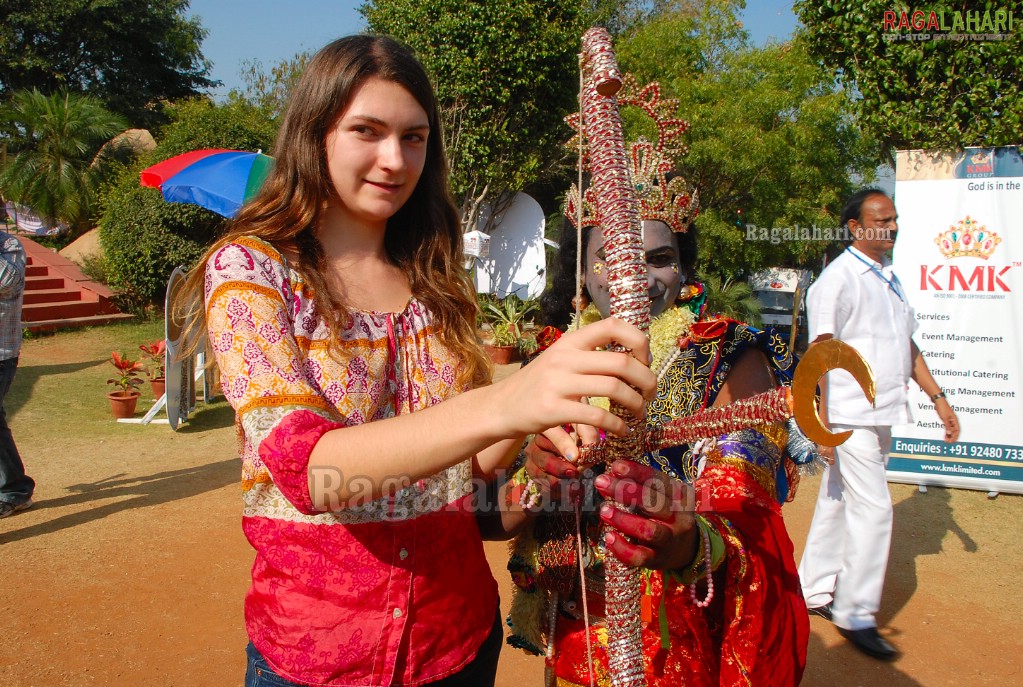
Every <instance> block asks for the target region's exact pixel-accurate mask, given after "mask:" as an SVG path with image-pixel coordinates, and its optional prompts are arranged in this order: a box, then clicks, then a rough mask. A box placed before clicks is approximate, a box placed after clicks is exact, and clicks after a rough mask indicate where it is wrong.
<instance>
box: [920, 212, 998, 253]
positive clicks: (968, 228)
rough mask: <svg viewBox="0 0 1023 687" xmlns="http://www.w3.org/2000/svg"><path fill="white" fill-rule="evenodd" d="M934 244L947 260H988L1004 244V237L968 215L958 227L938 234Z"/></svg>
mask: <svg viewBox="0 0 1023 687" xmlns="http://www.w3.org/2000/svg"><path fill="white" fill-rule="evenodd" d="M934 242H935V243H936V244H938V250H940V251H941V254H942V255H944V256H945V258H946V259H950V258H967V257H969V258H984V259H985V260H987V259H988V258H990V257H991V255H992V253H994V252H995V248H996V247H997V246H998V244H999V243H1001V242H1002V237H1000V236H999V235H998V234H996V233H995V232H993V231H988V230H987V227H985V226H983V225H981V224H980V223H979V222H977V221H976V220H973V219H970V216H969V215H967V216H966V219H961V220H959V224H958V225H956V224H953V225H951V226H949V228H948V231H945V232H942V233H940V234H938V237H937V238H936V239H934Z"/></svg>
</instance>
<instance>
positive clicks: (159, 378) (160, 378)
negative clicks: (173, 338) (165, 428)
mask: <svg viewBox="0 0 1023 687" xmlns="http://www.w3.org/2000/svg"><path fill="white" fill-rule="evenodd" d="M139 350H140V351H142V364H143V366H144V368H145V372H146V377H148V378H149V386H150V387H151V388H152V389H153V398H155V399H157V400H159V399H160V398H162V397H163V394H164V391H165V389H166V383H167V368H166V351H167V340H166V339H160V340H159V341H152V342H150V343H144V344H142V345H141V346H139Z"/></svg>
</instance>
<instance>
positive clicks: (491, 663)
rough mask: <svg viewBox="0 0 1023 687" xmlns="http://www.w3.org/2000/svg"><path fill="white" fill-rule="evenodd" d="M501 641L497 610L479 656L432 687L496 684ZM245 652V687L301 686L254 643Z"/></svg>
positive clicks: (474, 686)
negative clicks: (278, 669)
mask: <svg viewBox="0 0 1023 687" xmlns="http://www.w3.org/2000/svg"><path fill="white" fill-rule="evenodd" d="M502 644H504V628H503V627H502V625H501V612H500V611H498V613H497V620H496V622H495V623H494V627H493V629H492V630H491V631H490V634H489V635H488V636H487V638H486V639H485V640H483V645H482V646H481V647H480V650H479V651H478V652H476V658H474V659H472V661H470V662H469V664H468V665H467V666H465V667H464V668H462V669H461V670H460V671H458V672H457V673H455V674H454V675H449V676H448V677H446V678H442V679H440V680H438V681H437V682H431V683H430V685H431V687H493V685H494V680H495V679H496V678H497V659H498V657H499V656H500V654H501V645H502ZM245 655H246V656H247V657H248V662H247V664H246V668H245V687H302V686H301V685H300V684H298V683H297V682H290V681H288V680H285V679H284V678H283V677H281V676H280V675H278V674H277V673H275V672H274V671H273V669H272V668H270V666H269V665H268V664H267V662H266V659H265V658H263V656H262V655H261V654H260V653H259V651H257V650H256V647H254V646H252V642H249V645H248V646H247V647H245Z"/></svg>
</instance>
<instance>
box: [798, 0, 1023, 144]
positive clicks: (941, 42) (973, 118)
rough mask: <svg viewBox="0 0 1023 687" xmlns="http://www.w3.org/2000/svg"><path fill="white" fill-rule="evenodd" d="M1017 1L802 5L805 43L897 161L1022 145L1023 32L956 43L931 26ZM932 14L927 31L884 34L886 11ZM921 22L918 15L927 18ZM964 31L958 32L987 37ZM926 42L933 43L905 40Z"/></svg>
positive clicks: (855, 0) (804, 0) (867, 0)
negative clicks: (932, 152)
mask: <svg viewBox="0 0 1023 687" xmlns="http://www.w3.org/2000/svg"><path fill="white" fill-rule="evenodd" d="M1013 6H1015V7H1016V11H1017V16H1016V22H1019V21H1020V20H1023V17H1020V16H1018V14H1019V3H992V2H983V1H971V2H964V1H963V0H935V1H934V2H930V3H927V4H926V7H920V8H917V7H915V6H911V5H906V4H905V3H892V2H890V1H889V0H797V2H796V3H795V10H796V12H797V13H798V16H799V18H800V20H801V21H802V22H803V24H804V25H805V27H806V30H805V35H806V43H807V45H808V50H809V52H810V54H811V56H813V57H814V58H815V59H817V60H820V61H821V63H823V64H824V65H826V66H827V67H828V68H829V69H830V70H831V71H832V73H834V74H836V75H837V78H838V80H839V82H840V83H842V84H843V85H844V86H846V87H847V88H850V89H855V91H856V94H857V99H856V112H857V114H858V121H859V123H860V125H861V126H862V127H863V128H864V129H865V130H867V131H869V132H870V133H872V134H873V135H874V136H875V137H876V138H877V139H878V140H879V141H880V143H881V145H882V146H883V148H884V150H885V152H887V153H888V154H889V155H892V153H893V152H894V151H895V150H898V149H911V148H938V149H958V148H962V147H965V146H975V145H983V146H996V145H1015V144H1018V143H1019V142H1020V141H1021V140H1023V93H1021V91H1020V88H1019V84H1020V81H1021V80H1023V32H1021V31H1020V30H1019V29H1018V28H1016V27H1014V29H1013V31H1011V32H1008V33H1006V34H1005V37H1004V39H1002V40H980V41H975V40H972V39H971V40H952V39H950V38H949V36H950V32H948V31H945V30H942V29H940V27H936V26H935V25H934V24H933V23H930V22H929V19H930V14H931V12H932V11H933V12H935V13H936V14H938V13H940V14H941V15H942V16H943V19H944V25H945V26H947V27H953V26H955V23H954V15H956V14H959V15H960V16H962V15H963V13H964V12H979V13H981V14H983V13H984V12H985V11H990V12H991V14H994V10H996V9H999V8H1000V7H1004V8H1006V9H1011V8H1012V7H1013ZM916 9H920V10H923V9H926V12H922V18H923V19H925V20H928V23H929V24H930V28H927V26H926V25H923V29H919V27H920V26H921V24H920V22H919V21H917V22H916V23H917V27H918V28H916V29H914V28H913V27H912V26H909V27H903V29H895V28H892V27H891V26H889V27H887V28H886V27H885V25H884V16H885V12H892V13H893V14H895V15H896V18H898V17H900V16H901V14H902V13H903V12H908V13H910V16H911V15H912V12H913V10H916ZM920 18H921V17H918V19H920ZM982 26H983V25H981V26H976V25H974V30H970V28H969V27H968V26H966V25H965V24H964V25H963V26H962V27H959V28H958V29H957V30H958V33H959V34H961V35H967V34H987V33H991V31H990V30H988V29H984V28H982ZM909 34H928V35H929V36H930V39H929V40H901V39H899V37H900V36H902V35H909Z"/></svg>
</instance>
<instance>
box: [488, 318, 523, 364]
mask: <svg viewBox="0 0 1023 687" xmlns="http://www.w3.org/2000/svg"><path fill="white" fill-rule="evenodd" d="M515 341H516V337H515V335H514V334H513V333H512V332H511V329H510V328H509V327H508V325H507V324H505V323H503V322H502V323H499V324H495V325H494V327H493V341H492V342H491V343H487V344H484V346H483V347H484V348H485V349H486V351H487V354H488V355H489V356H490V359H491V360H493V361H494V364H495V365H507V364H509V363H511V362H512V361H513V360H514V359H515Z"/></svg>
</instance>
